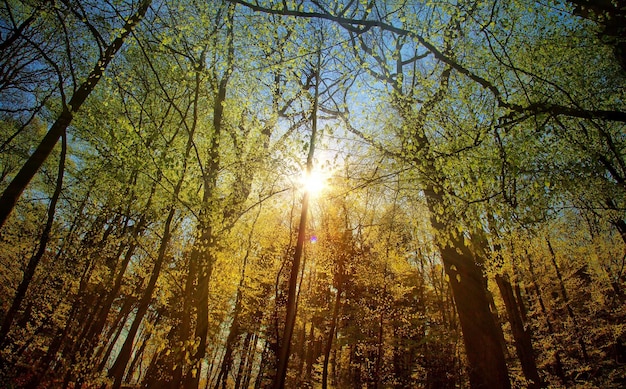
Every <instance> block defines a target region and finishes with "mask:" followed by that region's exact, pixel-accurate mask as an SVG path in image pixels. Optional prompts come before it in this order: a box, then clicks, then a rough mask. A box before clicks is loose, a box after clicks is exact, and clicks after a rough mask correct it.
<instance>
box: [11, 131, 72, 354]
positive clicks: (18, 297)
mask: <svg viewBox="0 0 626 389" xmlns="http://www.w3.org/2000/svg"><path fill="white" fill-rule="evenodd" d="M62 134H64V132H62ZM66 154H67V136H65V135H63V142H62V143H61V156H60V159H59V171H58V174H57V181H56V187H55V189H54V193H53V194H52V198H51V199H50V204H49V205H48V217H47V220H46V224H45V227H44V229H43V232H42V233H41V237H40V238H39V247H38V248H37V252H36V253H35V254H34V255H33V256H32V257H31V258H30V260H29V261H28V265H27V266H26V269H25V270H24V276H23V277H22V281H21V282H20V284H19V285H18V287H17V291H16V293H15V297H14V298H13V302H12V303H11V307H10V308H9V310H8V311H7V313H6V315H5V316H4V321H3V322H2V326H1V327H0V349H1V348H3V347H4V346H6V342H7V336H8V334H9V330H10V329H11V324H13V321H14V320H15V317H16V316H17V312H18V310H19V309H20V305H21V304H22V301H23V300H24V298H25V297H26V291H27V290H28V287H29V286H30V282H31V280H32V279H33V276H34V275H35V270H37V266H39V262H40V261H41V259H42V258H43V255H44V254H45V252H46V247H47V245H48V241H49V240H50V232H51V231H52V223H53V222H54V214H55V212H56V208H57V202H58V201H59V196H60V195H61V190H62V188H63V174H64V172H65V156H66ZM0 204H2V202H1V200H0ZM0 207H2V205H0ZM0 363H1V362H0Z"/></svg>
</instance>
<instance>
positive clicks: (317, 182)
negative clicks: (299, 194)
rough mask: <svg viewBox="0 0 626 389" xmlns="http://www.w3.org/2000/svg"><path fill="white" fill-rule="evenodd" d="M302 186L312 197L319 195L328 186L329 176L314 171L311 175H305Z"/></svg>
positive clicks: (303, 175)
mask: <svg viewBox="0 0 626 389" xmlns="http://www.w3.org/2000/svg"><path fill="white" fill-rule="evenodd" d="M301 185H302V189H303V190H304V191H306V192H308V193H309V194H310V195H312V196H314V195H318V194H320V193H321V192H322V191H323V190H324V189H325V188H326V187H327V186H328V174H327V173H325V172H321V171H319V170H313V171H312V172H311V173H309V174H307V173H303V174H302V178H301Z"/></svg>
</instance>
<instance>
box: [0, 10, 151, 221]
mask: <svg viewBox="0 0 626 389" xmlns="http://www.w3.org/2000/svg"><path fill="white" fill-rule="evenodd" d="M150 3H152V0H143V1H142V2H141V3H140V4H139V7H138V8H137V11H136V12H135V14H134V15H132V16H131V17H130V18H129V19H128V20H127V21H126V23H125V24H124V26H123V27H122V28H121V29H120V31H121V33H120V35H119V36H118V37H117V38H115V39H114V40H113V42H111V44H110V45H109V46H107V48H106V50H105V51H104V53H103V54H102V56H101V57H100V58H99V59H98V62H97V63H96V64H95V66H94V67H93V69H92V70H91V72H90V73H89V76H88V77H87V80H85V81H84V82H83V83H82V84H81V85H80V86H79V87H78V89H77V90H76V92H75V93H74V94H73V95H72V98H71V99H70V102H69V104H67V105H65V102H63V104H64V107H63V111H62V112H61V114H60V115H59V117H58V118H57V119H56V121H55V122H54V124H52V126H51V127H50V130H48V133H47V134H46V135H45V136H44V138H43V139H42V140H41V142H40V143H39V146H38V147H37V149H35V151H34V152H33V154H32V155H31V156H30V157H29V158H28V160H27V161H26V163H24V165H23V166H22V168H21V169H20V171H19V172H18V173H17V174H16V175H15V177H14V178H13V180H12V181H11V183H10V184H9V186H8V187H7V188H6V189H5V190H4V192H3V193H2V197H0V228H2V226H4V223H5V222H6V220H7V218H8V217H9V214H10V213H11V211H13V208H14V207H15V204H16V203H17V200H18V199H19V198H20V196H21V195H22V192H23V191H24V189H25V188H26V186H27V185H28V184H29V183H30V181H31V179H32V178H33V177H34V176H35V174H36V173H37V171H38V170H39V168H40V167H41V165H43V163H44V162H45V161H46V159H48V156H49V155H50V153H51V152H52V149H53V148H54V146H55V145H56V144H57V142H58V141H59V138H61V136H62V135H63V134H64V133H65V131H66V130H67V127H69V125H70V123H71V122H72V119H73V118H74V114H75V113H76V112H78V111H79V109H80V107H81V106H82V105H83V103H84V102H85V100H87V97H89V95H90V94H91V92H93V90H94V88H95V87H96V85H97V84H98V81H100V79H101V78H102V75H103V74H104V71H105V70H106V68H107V66H108V65H109V63H110V62H111V61H112V60H113V58H114V57H115V55H116V54H117V52H118V51H119V49H120V48H121V47H122V45H123V44H124V41H125V40H126V38H127V37H128V35H130V33H131V32H132V31H133V29H134V28H135V26H136V25H137V24H138V23H139V22H140V21H141V19H143V17H144V15H145V14H146V12H147V11H148V7H149V6H150Z"/></svg>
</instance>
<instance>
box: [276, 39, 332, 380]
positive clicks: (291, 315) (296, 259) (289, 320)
mask: <svg viewBox="0 0 626 389" xmlns="http://www.w3.org/2000/svg"><path fill="white" fill-rule="evenodd" d="M320 62H321V51H319V50H318V52H317V66H316V69H315V74H314V76H315V91H314V95H313V107H312V110H311V139H310V141H309V153H308V155H307V163H306V173H307V175H310V174H311V171H312V170H313V156H314V154H315V142H316V133H317V109H318V99H319V84H320V77H319V75H320ZM309 197H310V194H309V192H308V191H305V192H304V194H303V196H302V209H301V212H300V224H299V226H298V238H297V241H296V250H295V252H294V255H293V261H292V263H291V270H290V275H289V286H288V290H287V312H286V315H285V328H284V330H283V336H282V339H281V347H280V350H279V353H278V367H277V369H276V376H275V377H274V384H273V388H274V389H283V388H284V387H285V378H286V376H287V367H288V366H289V354H290V350H291V337H292V335H293V329H294V325H295V323H296V308H297V297H296V289H297V288H298V275H299V273H300V261H301V260H302V253H303V250H304V241H305V235H306V220H307V215H308V212H309Z"/></svg>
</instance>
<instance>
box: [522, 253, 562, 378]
mask: <svg viewBox="0 0 626 389" xmlns="http://www.w3.org/2000/svg"><path fill="white" fill-rule="evenodd" d="M526 259H527V261H528V270H529V272H530V277H531V282H532V286H533V289H534V291H535V295H536V296H537V301H538V302H539V308H540V309H541V313H542V316H543V317H544V318H545V320H546V325H547V327H548V332H549V336H550V338H552V342H553V343H554V344H555V350H554V364H555V372H556V375H557V377H559V379H560V380H561V383H563V385H568V380H567V377H566V376H565V369H564V368H563V362H561V351H560V350H559V347H558V345H557V343H556V342H555V341H554V333H555V332H554V326H553V325H552V320H550V314H549V312H548V310H547V309H546V305H545V303H544V301H543V296H542V293H541V289H540V288H539V284H538V282H537V277H536V276H535V270H534V268H535V267H534V263H533V260H532V258H531V256H530V254H528V252H526Z"/></svg>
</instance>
